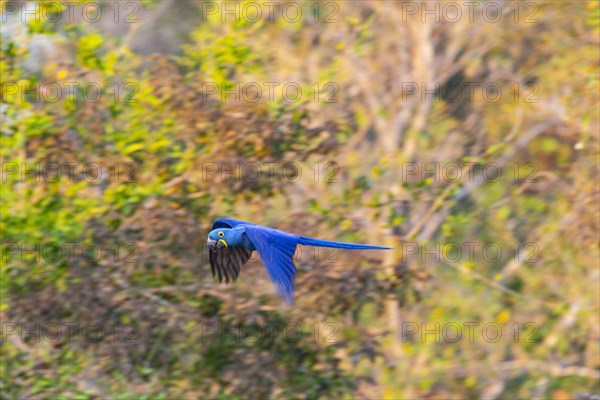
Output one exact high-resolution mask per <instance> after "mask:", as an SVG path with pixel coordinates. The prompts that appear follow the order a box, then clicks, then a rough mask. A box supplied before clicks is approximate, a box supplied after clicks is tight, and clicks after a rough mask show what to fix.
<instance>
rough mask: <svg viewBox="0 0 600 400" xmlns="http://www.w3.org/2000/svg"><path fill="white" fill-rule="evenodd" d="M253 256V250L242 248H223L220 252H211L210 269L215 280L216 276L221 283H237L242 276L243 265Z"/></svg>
mask: <svg viewBox="0 0 600 400" xmlns="http://www.w3.org/2000/svg"><path fill="white" fill-rule="evenodd" d="M250 256H252V250H248V249H246V248H244V247H242V246H230V247H223V248H222V249H218V250H210V251H209V258H210V269H211V271H212V276H213V278H214V277H215V275H217V276H218V278H219V283H221V282H223V278H224V279H225V283H229V281H230V280H231V282H235V281H237V278H238V277H239V276H240V270H241V269H242V265H244V264H245V263H246V261H248V259H249V258H250Z"/></svg>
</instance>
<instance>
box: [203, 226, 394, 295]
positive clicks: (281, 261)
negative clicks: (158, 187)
mask: <svg viewBox="0 0 600 400" xmlns="http://www.w3.org/2000/svg"><path fill="white" fill-rule="evenodd" d="M299 244H301V245H304V246H319V247H333V248H338V249H350V250H369V249H371V250H389V249H391V248H390V247H383V246H373V245H368V244H356V243H343V242H332V241H328V240H321V239H315V238H310V237H306V236H297V235H293V234H291V233H287V232H284V231H280V230H278V229H273V228H269V227H267V226H262V225H257V224H253V223H251V222H246V221H240V220H237V219H233V218H219V219H217V220H216V221H215V223H214V224H213V227H212V230H211V232H210V233H209V234H208V246H209V250H210V253H209V254H210V264H211V269H212V273H213V276H215V275H217V276H218V278H219V282H222V281H223V279H224V280H225V282H226V283H229V281H230V280H231V281H235V280H237V278H238V276H239V274H240V270H241V267H242V265H243V264H245V263H246V261H248V259H249V258H250V256H251V255H252V251H254V250H256V251H258V255H259V256H260V259H261V260H262V262H263V264H264V265H265V267H266V269H267V273H268V275H269V278H271V281H273V283H274V284H275V287H276V288H277V293H278V294H279V296H281V297H282V298H283V299H284V300H285V301H286V302H288V303H290V304H293V303H294V280H295V277H296V267H295V266H294V262H293V257H294V253H295V252H296V247H297V246H298V245H299Z"/></svg>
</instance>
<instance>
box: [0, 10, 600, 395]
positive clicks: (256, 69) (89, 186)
mask: <svg viewBox="0 0 600 400" xmlns="http://www.w3.org/2000/svg"><path fill="white" fill-rule="evenodd" d="M181 3H185V4H184V5H181V4H176V3H174V2H168V1H166V0H162V1H144V2H143V3H142V9H141V11H140V12H141V13H140V16H139V23H138V24H130V25H128V30H129V31H128V32H126V35H125V36H123V37H120V36H119V35H115V34H113V32H111V31H110V29H109V30H108V31H106V30H102V29H100V28H101V27H102V26H104V25H98V26H96V25H95V24H92V23H85V21H74V22H72V23H58V24H53V23H49V22H48V21H46V22H44V21H43V20H42V22H36V21H34V20H30V21H29V22H27V23H25V24H18V26H17V27H16V28H14V30H13V32H12V33H11V35H12V36H9V37H8V38H4V37H3V40H2V53H1V60H0V72H1V74H2V81H3V83H4V84H10V86H9V85H3V86H2V104H1V107H2V109H1V112H2V129H1V132H0V138H1V140H2V150H1V154H2V160H3V163H4V164H3V165H18V166H19V169H20V170H22V169H23V168H25V169H26V170H28V171H33V172H31V173H28V174H25V176H24V178H23V177H22V175H20V174H14V173H9V172H8V171H7V170H6V169H5V168H4V167H3V175H2V179H3V180H2V210H1V211H2V219H1V222H0V229H1V231H2V243H3V254H2V269H1V271H0V273H1V275H0V277H1V285H0V294H1V302H0V313H1V315H2V321H3V322H10V323H22V324H27V326H33V325H34V324H41V325H43V324H48V323H52V322H65V323H78V324H79V325H80V326H86V325H89V324H91V323H99V324H101V325H102V326H106V327H114V326H117V325H118V324H130V325H136V326H137V327H138V328H139V330H138V332H137V336H136V340H135V341H134V342H133V343H123V342H122V341H120V340H118V338H115V337H113V336H111V335H106V336H105V337H103V338H102V339H101V340H98V341H93V342H92V341H89V340H83V339H82V338H81V335H79V336H77V338H78V340H70V341H69V340H61V341H59V342H58V343H56V342H48V341H41V342H35V341H33V340H25V341H22V340H21V337H20V336H19V335H4V336H3V338H2V345H1V350H2V364H1V373H0V388H1V389H2V398H36V397H43V398H58V397H61V398H81V399H83V398H97V397H100V398H115V399H125V398H158V399H160V398H163V399H172V398H249V397H252V398H348V399H349V398H362V397H368V398H390V399H391V398H421V397H423V398H430V399H433V398H440V399H446V398H467V397H475V398H489V399H493V398H531V397H542V398H557V399H564V398H575V397H576V396H579V397H580V398H586V397H585V396H588V395H590V394H594V393H596V394H597V393H598V390H599V379H598V378H599V376H600V372H599V369H600V346H599V343H600V329H599V325H600V321H599V317H598V315H599V307H598V305H599V301H600V298H599V294H598V293H599V291H598V284H599V280H600V275H599V270H598V259H599V252H598V243H599V242H598V228H599V227H598V224H599V222H598V215H599V210H598V202H599V191H598V163H597V161H598V145H599V142H598V132H599V126H598V123H599V118H598V106H599V104H600V102H599V98H598V96H599V95H598V93H599V92H600V91H599V90H598V89H599V88H598V86H599V84H598V83H599V76H600V75H599V58H598V44H599V35H600V32H599V29H598V24H599V23H598V13H599V5H598V2H597V1H588V2H565V3H559V2H550V1H547V2H530V3H529V4H532V5H534V6H535V11H536V14H535V16H534V17H532V18H533V19H527V18H526V16H527V15H528V13H527V12H526V11H530V9H527V8H523V7H520V8H519V10H520V12H521V14H515V13H514V12H512V11H511V12H506V13H505V15H503V16H502V18H500V19H499V20H498V21H497V22H495V23H490V22H489V21H485V20H484V19H482V18H481V17H480V16H479V17H476V18H475V20H474V21H473V22H469V20H468V18H462V19H461V20H460V21H459V22H449V21H441V22H439V23H435V22H434V21H432V20H429V19H428V20H426V21H421V20H420V18H419V17H418V16H417V17H415V16H410V15H407V13H406V8H404V6H403V3H402V2H388V1H364V2H351V3H345V2H330V1H327V2H325V1H324V2H301V3H298V4H299V5H300V7H301V9H302V10H303V18H301V19H300V20H299V21H296V22H293V23H290V22H289V21H288V20H286V19H285V18H283V17H282V16H281V14H277V13H276V14H275V17H274V18H273V19H268V18H266V16H263V18H262V19H260V20H258V21H257V22H249V21H247V20H246V21H245V20H243V19H242V20H239V21H233V19H228V18H225V22H222V21H223V19H222V18H223V15H222V13H211V14H210V15H203V14H202V13H203V12H206V10H207V9H206V7H205V6H203V3H201V2H198V3H194V2H181ZM246 3H247V2H246ZM501 3H503V2H501ZM6 4H7V2H6V1H3V2H2V5H3V7H4V6H6ZM165 4H167V5H165ZM241 4H244V2H242V3H241ZM413 4H415V3H413ZM440 4H444V3H440ZM514 4H516V3H513V6H514ZM41 7H42V8H41V10H42V9H43V7H44V5H43V4H42V6H41ZM169 7H171V8H172V9H177V7H186V8H185V10H186V12H188V11H189V10H188V8H194V9H195V10H196V12H197V14H194V15H196V16H197V15H202V16H203V17H202V18H199V19H197V20H194V21H195V23H196V28H195V29H193V30H192V31H190V32H188V35H187V38H188V39H187V40H186V41H185V43H182V44H181V45H180V46H178V47H177V48H173V52H172V53H170V54H164V53H163V54H161V53H156V54H144V53H143V52H136V51H133V50H132V45H131V42H132V41H133V40H134V39H135V38H136V35H137V37H138V39H137V40H140V39H139V37H140V35H141V36H143V35H142V33H141V31H139V30H140V29H144V26H146V29H149V28H148V24H151V23H152V22H156V21H155V20H153V19H152V18H151V17H150V16H151V15H153V14H152V13H156V14H154V15H160V13H161V12H166V11H165V10H166V9H168V8H169ZM331 7H333V8H331ZM506 7H507V8H506V9H505V11H507V10H511V8H510V7H511V5H510V4H509V3H508V2H506ZM218 9H219V10H221V9H220V8H218ZM332 10H334V11H335V16H334V17H335V22H332V21H333V20H328V19H327V18H326V16H329V15H330V13H331V11H332ZM221 11H222V10H221ZM513 11H514V10H513ZM40 12H42V11H40ZM146 18H147V19H146ZM147 20H149V21H152V22H147V23H146V24H145V21H147ZM533 20H535V22H532V21H533ZM400 21H401V22H400ZM157 24H158V23H157ZM176 24H177V21H175V23H173V22H171V24H170V25H169V28H168V29H175V28H176V27H175V25H176ZM7 26H8V25H7ZM150 26H152V25H150ZM7 29H8V28H7ZM5 33H6V32H5ZM10 38H12V39H10ZM40 43H41V44H40ZM42 45H43V46H47V48H50V49H51V50H50V51H49V52H45V53H43V54H45V56H44V57H45V58H43V59H42V58H40V57H41V56H40V55H39V52H37V51H36V49H38V48H39V46H42ZM36 60H37V64H36ZM67 82H77V83H78V84H79V88H78V89H77V90H76V93H75V95H74V96H67V95H66V94H65V93H63V96H61V97H60V99H58V100H56V101H48V100H47V97H44V96H43V94H44V93H47V91H48V90H50V89H51V85H52V84H53V83H58V84H65V83H67ZM251 82H262V83H264V82H278V83H279V84H280V85H279V86H276V87H275V89H274V92H273V93H274V98H273V99H272V101H271V100H270V99H268V96H266V89H264V87H263V95H262V96H261V97H260V98H259V101H255V102H249V101H245V100H244V99H243V98H242V100H241V101H240V100H238V99H237V98H236V96H235V95H232V94H231V92H232V91H233V92H235V91H236V85H242V86H243V85H244V84H249V83H251ZM410 82H412V83H416V84H417V85H421V84H426V85H427V86H426V87H427V89H428V90H430V91H431V89H432V88H435V89H436V90H437V93H436V95H434V96H432V95H428V96H425V97H424V98H423V97H422V95H423V93H422V91H421V90H420V89H419V92H418V93H417V94H412V93H410V92H409V91H408V88H407V86H406V83H410ZM490 82H491V83H494V84H495V85H498V87H499V88H500V90H501V91H502V93H503V95H502V96H500V98H499V99H498V100H497V101H490V98H489V97H487V98H486V97H485V96H486V94H485V92H483V91H481V90H475V91H474V92H473V93H474V96H473V97H472V98H469V96H466V95H465V93H463V95H462V96H461V97H460V98H459V99H458V100H452V99H450V98H449V96H451V95H450V94H449V93H450V92H448V90H447V89H448V88H449V87H450V85H451V84H454V85H459V86H460V85H463V87H465V86H464V85H465V84H467V83H476V84H478V85H480V86H479V87H481V86H483V85H485V84H487V83H490ZM207 83H210V84H211V85H213V86H208V85H207ZM285 83H296V84H298V85H299V86H300V87H301V88H302V94H303V95H302V97H301V99H300V100H299V101H296V102H290V101H288V100H286V95H285V93H284V92H283V91H282V89H283V87H284V85H285ZM328 84H330V86H327V85H328ZM331 84H333V86H331ZM86 85H87V86H86ZM90 85H92V86H93V87H94V88H95V87H99V88H101V90H102V94H103V95H102V96H100V97H99V98H98V99H97V100H95V101H90V92H91V91H93V89H91V90H90V91H88V92H85V91H84V89H83V88H84V87H87V88H89V87H90ZM214 85H216V86H217V87H218V88H219V89H220V90H219V91H218V92H217V93H214V92H213V91H212V90H210V91H209V90H208V89H209V88H210V89H212V88H214ZM436 85H437V86H436ZM9 87H10V90H9ZM419 87H420V86H419ZM13 88H16V91H15V90H12V89H13ZM332 89H334V91H333V97H331V96H332ZM221 90H222V91H223V92H228V91H229V92H230V94H223V93H221ZM442 93H446V94H442ZM86 96H87V97H86ZM40 98H41V100H40ZM44 99H46V100H44ZM315 99H318V101H315ZM327 99H329V100H332V99H335V101H327ZM52 163H62V164H63V165H64V163H73V165H75V169H74V179H69V177H67V176H65V175H63V176H62V177H60V178H58V179H46V178H45V177H44V176H40V174H36V173H35V171H36V170H37V171H40V170H42V171H43V170H44V168H45V167H46V166H48V165H51V164H52ZM89 163H95V165H98V166H100V169H101V170H102V171H103V174H101V175H100V176H99V177H98V179H89V176H88V175H86V173H87V171H86V170H85V166H86V165H89ZM249 163H261V165H267V163H274V164H271V165H276V166H277V167H276V168H275V170H271V171H267V170H263V175H262V176H263V178H264V177H266V176H269V177H270V178H272V179H260V180H253V179H248V176H247V175H245V176H243V177H242V178H243V179H236V177H235V176H234V177H231V176H229V175H226V174H225V175H223V171H231V170H232V169H233V170H235V168H236V166H240V165H242V166H244V165H248V164H249ZM290 163H294V164H293V165H295V166H297V167H298V171H299V172H300V173H299V174H296V175H293V176H288V175H285V177H283V176H284V175H282V174H284V173H287V172H285V171H282V166H285V165H289V164H290ZM407 163H414V164H413V165H417V166H420V165H430V166H431V165H433V164H434V163H439V165H441V166H442V168H443V167H444V166H445V165H447V164H449V163H455V164H459V165H461V166H465V168H464V170H463V171H462V175H461V179H457V180H456V181H452V182H451V181H450V180H449V179H440V178H439V176H438V177H437V178H436V177H435V176H432V174H429V175H427V176H419V175H416V174H406V169H405V168H406V166H407V165H408V164H407ZM491 163H495V164H494V165H497V166H499V167H500V170H501V171H502V175H501V176H500V177H499V178H498V180H497V181H495V182H490V181H487V182H484V183H483V184H479V183H477V182H478V180H477V179H473V180H469V179H467V177H468V176H474V177H480V176H481V174H482V173H483V172H482V170H483V169H484V168H485V167H486V166H488V165H490V164H491ZM215 165H216V166H217V167H218V169H219V170H218V172H217V173H214V174H213V173H210V174H209V173H208V170H207V167H208V166H215ZM211 168H212V167H211ZM402 171H404V172H405V173H404V174H403V173H402ZM288 172H289V171H288ZM532 172H533V175H532ZM269 174H274V176H273V175H269ZM470 174H472V175H470ZM86 176H87V177H88V179H86ZM224 176H225V178H224ZM531 177H535V179H529V178H531ZM218 216H232V217H237V218H240V219H246V220H251V221H253V222H256V223H262V224H267V225H271V226H274V227H277V228H280V229H284V230H288V231H290V232H296V233H302V234H304V235H307V236H315V237H322V238H325V239H337V240H344V241H361V242H368V243H376V244H385V245H391V246H394V247H395V248H396V250H394V251H393V252H388V253H386V254H382V253H378V252H354V253H352V254H348V252H339V253H336V255H335V256H336V257H337V262H335V263H326V262H324V259H323V257H314V252H313V253H311V252H310V251H308V250H306V251H304V252H303V254H302V256H300V255H299V257H298V258H299V259H298V261H297V265H298V271H299V272H298V276H297V280H296V287H297V305H296V306H295V307H294V308H291V309H285V308H283V307H282V306H281V304H280V303H279V301H278V299H277V297H276V296H275V295H274V292H273V289H272V285H271V283H270V282H269V280H268V278H267V277H266V274H265V273H264V270H263V268H262V266H261V265H260V263H258V262H256V261H254V262H250V263H249V264H248V265H247V266H246V267H244V271H243V273H242V276H241V279H240V282H239V284H237V285H235V286H218V285H217V284H214V283H213V282H212V281H211V278H210V272H209V267H208V260H207V255H206V251H205V248H204V247H203V244H204V242H205V240H206V234H207V232H208V230H209V228H210V226H211V224H212V221H213V220H214V218H216V217H218ZM14 243H21V244H25V245H26V246H27V248H28V249H30V250H32V251H30V252H28V253H26V255H25V256H22V255H20V254H13V252H12V251H11V250H10V249H11V247H10V246H11V244H14ZM53 243H58V244H64V243H77V244H78V246H79V248H84V247H85V246H91V245H94V246H97V247H98V248H100V249H102V250H103V251H100V253H99V256H98V257H89V256H88V257H86V256H85V255H84V254H82V253H81V252H76V253H75V256H72V257H71V256H68V254H67V253H66V251H65V250H64V248H63V249H62V251H58V252H57V253H56V254H55V253H52V255H51V256H48V254H47V257H39V256H38V257H35V253H36V249H35V246H36V244H37V245H38V246H42V247H43V246H44V245H46V244H53ZM407 243H412V244H417V245H418V246H420V251H419V252H418V253H417V254H414V255H411V254H409V253H408V251H407V249H408V247H407ZM456 243H479V244H480V247H479V249H481V247H482V246H483V245H485V244H486V243H496V244H497V245H498V246H499V247H500V248H501V249H502V250H503V254H502V255H501V256H500V257H498V258H495V259H494V260H493V261H491V260H490V258H489V257H487V258H486V257H484V256H483V254H482V252H481V251H476V252H475V258H474V259H470V258H469V257H468V253H466V252H463V253H462V254H460V255H459V256H457V257H454V256H452V260H451V261H448V257H446V258H444V259H442V260H441V261H436V260H435V259H433V257H432V256H427V252H426V251H424V250H423V249H425V250H426V249H435V246H439V248H440V249H444V250H445V251H446V250H447V251H449V252H450V253H443V254H454V253H451V250H452V246H453V244H456ZM527 246H530V247H527ZM32 253H33V254H32ZM515 254H519V255H521V256H522V257H520V258H519V260H520V261H517V262H515V261H514V258H515V257H514V255H515ZM128 255H134V256H135V257H133V258H135V260H136V261H135V262H133V261H132V260H133V258H128V257H127V256H128ZM530 255H532V256H534V257H535V258H536V260H537V261H536V262H533V261H532V259H531V258H524V257H525V256H530ZM524 261H525V262H524ZM421 322H424V323H426V324H427V327H428V329H432V327H434V326H435V324H436V323H439V324H441V325H442V326H445V325H444V324H448V323H458V324H462V323H464V322H478V323H480V324H481V325H485V324H486V323H496V324H498V326H500V327H501V328H502V330H503V333H504V334H503V336H502V337H501V338H500V339H499V340H498V341H497V342H494V343H492V342H490V341H484V340H482V339H481V333H480V330H477V329H476V332H477V333H476V338H475V341H474V342H471V341H469V340H467V339H466V337H463V339H462V340H460V341H458V342H455V343H453V342H451V341H447V340H433V339H434V338H432V335H430V336H429V337H428V340H420V338H419V335H417V336H416V337H409V338H408V339H407V338H406V337H405V336H404V335H403V332H404V331H403V327H405V326H406V324H407V323H416V324H417V325H418V326H419V327H420V326H421ZM290 323H293V324H297V325H298V326H299V327H301V329H302V333H303V334H302V335H301V338H300V340H297V341H293V340H289V339H286V337H284V336H283V335H281V334H278V335H275V336H274V340H269V338H264V337H262V336H261V338H259V339H258V340H247V338H244V334H243V333H239V334H238V335H237V336H236V334H235V333H230V336H229V337H228V340H225V341H224V340H223V336H222V335H219V334H211V335H206V334H205V333H206V332H205V330H204V329H205V328H206V327H207V326H214V324H218V326H220V327H222V328H223V329H225V327H231V326H234V327H235V326H247V325H251V324H255V326H258V327H261V328H262V329H261V332H262V333H264V332H265V330H266V328H267V327H269V326H273V325H274V326H277V327H285V326H289V324H290ZM327 323H333V324H334V326H336V327H337V328H338V329H337V331H336V332H335V337H336V339H337V342H336V343H330V342H327V341H326V340H323V337H322V336H323V335H325V334H326V332H327V331H325V330H320V331H319V332H320V333H321V337H320V338H319V340H316V339H315V336H314V334H315V329H316V328H315V326H318V327H320V328H319V329H323V326H324V325H325V324H327ZM528 323H530V324H531V325H529V326H528V325H527V324H528ZM211 324H213V325H211ZM315 324H317V325H315ZM515 324H518V325H515ZM515 326H518V327H519V329H520V332H519V334H520V336H519V340H515V334H516V332H515V331H514V327H515ZM4 327H5V325H3V329H4ZM4 333H5V334H6V332H4ZM463 333H464V335H465V336H466V335H467V333H466V330H465V331H464V332H463ZM525 338H527V339H528V340H525ZM582 396H583V397H582Z"/></svg>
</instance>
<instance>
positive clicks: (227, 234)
mask: <svg viewBox="0 0 600 400" xmlns="http://www.w3.org/2000/svg"><path fill="white" fill-rule="evenodd" d="M207 244H208V248H209V249H211V250H214V249H215V248H217V249H222V248H223V247H231V246H238V245H241V244H242V238H241V232H238V231H237V230H236V229H231V228H219V229H215V230H213V231H211V232H210V233H209V234H208V241H207Z"/></svg>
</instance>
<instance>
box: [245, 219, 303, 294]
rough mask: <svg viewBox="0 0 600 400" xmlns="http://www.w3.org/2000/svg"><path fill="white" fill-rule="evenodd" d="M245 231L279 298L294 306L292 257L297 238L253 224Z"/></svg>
mask: <svg viewBox="0 0 600 400" xmlns="http://www.w3.org/2000/svg"><path fill="white" fill-rule="evenodd" d="M245 231H246V235H247V236H248V239H250V241H251V242H252V244H253V245H254V247H256V250H257V251H258V255H259V256H260V259H261V260H262V262H263V264H264V265H265V267H266V269H267V273H268V274H269V278H271V281H273V283H274V284H275V288H276V289H277V293H278V294H279V296H280V297H282V298H283V299H284V300H285V301H286V302H287V303H289V304H294V280H295V279H296V266H295V265H294V261H293V257H294V253H295V252H296V246H297V244H298V237H297V236H296V235H291V234H289V233H286V232H282V231H279V230H276V229H272V228H268V227H265V226H260V225H254V224H252V225H251V226H246V228H245Z"/></svg>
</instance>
